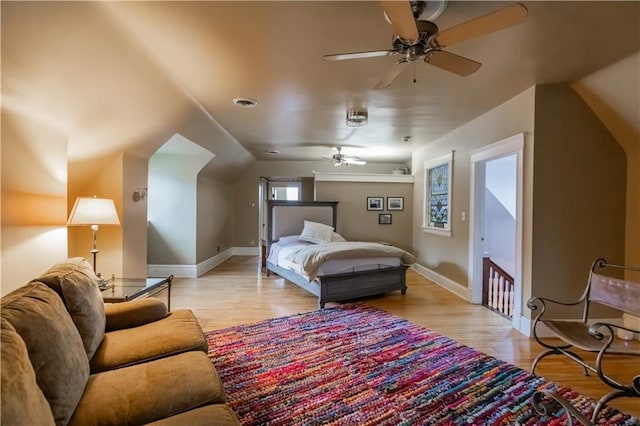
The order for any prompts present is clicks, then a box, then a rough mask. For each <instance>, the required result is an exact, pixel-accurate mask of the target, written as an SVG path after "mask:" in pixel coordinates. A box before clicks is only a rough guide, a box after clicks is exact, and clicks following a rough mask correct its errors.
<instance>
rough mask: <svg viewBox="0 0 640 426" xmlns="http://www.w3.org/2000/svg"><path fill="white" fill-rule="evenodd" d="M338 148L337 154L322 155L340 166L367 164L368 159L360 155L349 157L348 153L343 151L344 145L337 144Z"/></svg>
mask: <svg viewBox="0 0 640 426" xmlns="http://www.w3.org/2000/svg"><path fill="white" fill-rule="evenodd" d="M336 149H337V150H338V153H337V154H333V155H332V156H331V157H322V158H326V159H328V160H331V161H333V165H334V166H336V167H338V166H342V165H344V166H348V165H349V164H353V165H356V166H364V165H365V164H367V162H366V161H364V160H361V159H360V158H358V157H347V156H346V155H344V154H343V153H342V147H339V146H337V147H336Z"/></svg>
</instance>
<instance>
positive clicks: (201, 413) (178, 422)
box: [147, 404, 241, 426]
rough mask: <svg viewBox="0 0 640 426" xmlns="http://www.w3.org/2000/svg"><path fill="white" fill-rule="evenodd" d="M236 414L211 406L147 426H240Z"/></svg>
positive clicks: (224, 407)
mask: <svg viewBox="0 0 640 426" xmlns="http://www.w3.org/2000/svg"><path fill="white" fill-rule="evenodd" d="M240 424H241V423H240V420H239V419H238V416H237V415H236V413H234V412H233V410H232V409H231V408H229V406H228V405H225V404H213V405H206V406H204V407H200V408H196V409H195V410H189V411H187V412H186V413H180V414H176V415H175V416H171V417H167V418H166V419H162V420H158V421H157V422H153V423H148V424H147V426H184V425H189V426H209V425H216V426H240Z"/></svg>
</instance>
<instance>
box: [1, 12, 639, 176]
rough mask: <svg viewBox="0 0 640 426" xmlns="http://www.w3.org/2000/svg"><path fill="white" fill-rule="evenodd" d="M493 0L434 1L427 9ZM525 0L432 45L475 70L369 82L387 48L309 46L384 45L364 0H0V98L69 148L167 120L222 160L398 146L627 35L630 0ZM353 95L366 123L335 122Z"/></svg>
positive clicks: (452, 124) (442, 19)
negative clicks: (501, 23) (512, 19)
mask: <svg viewBox="0 0 640 426" xmlns="http://www.w3.org/2000/svg"><path fill="white" fill-rule="evenodd" d="M428 4H429V3H428ZM508 4H511V3H506V2H481V1H470V2H467V1H449V2H448V4H447V6H446V10H445V11H444V13H442V14H441V15H440V16H439V17H437V18H435V22H436V24H437V25H438V26H439V27H440V29H441V30H442V29H447V28H449V27H452V26H454V25H456V24H458V23H461V22H464V21H467V20H470V19H472V18H475V17H477V16H480V15H483V14H485V13H488V12H491V11H494V10H497V9H499V8H502V7H505V6H506V5H508ZM524 4H525V6H526V8H527V9H528V18H527V20H526V22H525V23H523V24H521V25H517V26H514V27H510V28H507V29H504V30H501V31H498V32H495V33H492V34H489V35H485V36H482V37H478V38H475V39H472V40H468V41H465V42H462V43H459V44H456V45H455V46H451V47H450V48H448V49H447V50H449V51H450V52H452V53H456V54H458V55H463V56H466V57H469V58H472V59H474V60H476V61H479V62H481V63H482V64H483V66H482V67H481V68H480V70H479V71H477V72H476V73H474V74H472V75H470V76H468V77H461V76H458V75H456V74H453V73H450V72H447V71H444V70H442V69H440V68H437V67H435V66H431V65H428V64H425V63H423V62H418V63H416V64H415V66H414V65H413V64H412V65H410V66H409V67H408V69H406V70H405V71H404V72H403V73H402V74H400V76H399V77H398V78H397V79H396V81H395V82H394V83H393V84H391V85H390V86H389V87H387V88H385V89H378V90H376V89H374V86H375V85H376V83H377V82H378V81H379V80H380V78H381V77H382V76H383V75H384V73H385V72H387V71H388V70H389V68H391V67H392V65H393V64H394V62H395V61H396V60H397V58H392V57H377V58H368V59H357V60H350V61H340V62H328V61H324V60H323V59H322V56H323V55H326V54H331V53H342V52H353V51H366V50H379V49H390V48H391V41H392V36H393V28H392V27H391V25H390V24H389V23H388V22H387V21H386V20H385V17H384V15H383V8H382V6H381V4H380V3H379V2H377V1H339V2H331V1H299V2H298V1H279V2H274V1H257V2H247V1H238V2H223V1H212V2H208V1H198V2H154V1H149V2H2V5H1V7H2V106H3V108H7V109H9V110H11V111H14V112H18V113H20V114H24V115H27V116H29V117H31V118H32V119H34V120H37V121H38V122H41V123H44V124H46V125H48V126H51V127H53V128H55V129H57V130H58V131H60V132H63V133H64V134H67V135H69V155H70V158H71V160H89V159H92V158H97V157H101V156H105V155H109V154H113V153H115V152H120V151H126V152H131V153H134V154H140V155H146V156H149V155H151V154H152V153H153V152H154V151H155V150H156V149H158V148H159V146H161V145H162V143H163V142H164V141H166V140H167V139H168V138H169V137H171V135H173V134H175V133H180V134H183V135H185V136H186V137H188V138H189V139H191V140H193V141H194V142H196V143H199V144H201V145H203V146H204V147H206V148H208V149H210V150H211V151H212V152H214V153H215V154H216V161H218V162H219V164H223V163H225V164H227V168H228V169H232V168H233V167H234V166H235V165H237V164H241V163H243V162H246V161H247V160H250V159H252V158H255V159H265V160H270V159H276V160H317V159H319V158H320V157H321V156H325V155H330V154H332V153H333V152H332V147H335V146H345V147H347V148H346V152H347V153H348V154H353V155H357V156H360V157H362V158H364V159H366V160H368V161H373V162H375V161H380V162H382V161H384V162H404V161H408V160H409V158H410V155H411V151H412V149H415V148H416V147H417V146H421V145H423V144H426V143H429V142H430V141H433V140H435V139H437V138H438V137H440V136H442V135H444V134H446V133H448V132H450V131H452V130H453V129H455V128H457V127H459V126H460V125H462V124H464V123H465V122H467V121H469V120H471V119H473V118H475V117H477V116H479V115H481V114H483V113H484V112H486V111H488V110H490V109H491V108H493V107H495V106H497V105H499V104H501V103H502V102H504V101H506V100H507V99H509V98H511V97H513V96H515V95H516V94H518V93H520V92H522V91H523V90H525V89H527V88H529V87H531V86H532V85H534V84H543V83H560V82H567V83H571V82H575V81H577V80H579V79H581V78H583V77H585V76H587V75H589V74H591V73H593V72H595V71H597V70H599V69H602V68H604V67H606V66H607V65H609V64H612V63H614V62H616V61H619V60H621V59H623V58H625V57H628V56H629V55H631V54H633V53H634V52H637V51H638V50H640V36H639V33H638V26H639V24H640V3H639V2H635V1H631V2H591V1H589V2H577V1H568V2H564V1H553V2H542V1H533V2H524ZM414 80H415V81H414ZM236 97H247V98H252V99H255V100H257V101H258V103H259V104H258V106H257V107H255V108H240V107H238V106H237V105H235V104H234V103H233V101H232V100H233V99H234V98H236ZM354 107H355V108H358V109H363V110H366V111H368V114H369V124H368V125H367V126H364V127H361V128H355V129H354V128H350V127H347V126H346V125H345V114H346V111H347V109H349V108H354ZM404 136H410V138H411V139H410V141H408V142H405V141H403V140H402V138H403V137H404ZM272 150H277V151H279V154H277V155H274V154H269V153H267V152H266V151H272ZM220 167H224V166H222V165H221V166H220Z"/></svg>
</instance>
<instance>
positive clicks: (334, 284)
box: [266, 200, 415, 309]
mask: <svg viewBox="0 0 640 426" xmlns="http://www.w3.org/2000/svg"><path fill="white" fill-rule="evenodd" d="M337 205H338V202H337V201H276V200H269V201H267V235H266V243H267V247H266V253H268V257H267V260H266V267H267V275H269V274H270V273H271V272H274V273H276V274H278V275H279V276H281V277H283V278H285V279H286V280H288V281H290V282H292V283H294V284H296V285H298V286H299V287H302V288H303V289H305V290H307V291H308V292H310V293H311V294H313V295H315V296H317V297H318V306H319V308H320V309H322V308H324V306H325V303H327V302H339V301H345V300H351V299H356V298H361V297H366V296H372V295H376V294H383V293H388V292H391V291H398V290H399V291H400V292H401V293H402V294H406V292H407V285H406V271H407V269H408V268H409V265H410V264H412V263H414V262H415V257H413V255H411V254H410V253H408V252H406V251H404V250H402V249H399V248H397V247H393V246H390V245H387V244H382V243H366V242H345V241H344V239H341V236H340V235H339V234H336V233H335V232H332V236H331V241H327V242H325V241H321V242H314V240H313V238H312V239H311V242H309V241H304V240H300V237H301V236H302V235H303V234H305V233H306V231H308V229H309V228H311V225H313V226H314V227H319V228H322V226H327V227H330V228H331V230H332V231H333V230H334V229H335V227H336V219H337V214H336V212H337ZM307 236H308V235H307ZM334 238H335V239H336V240H334ZM340 240H342V241H340ZM308 266H310V269H305V268H306V267H308Z"/></svg>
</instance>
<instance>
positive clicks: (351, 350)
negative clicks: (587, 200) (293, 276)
mask: <svg viewBox="0 0 640 426" xmlns="http://www.w3.org/2000/svg"><path fill="white" fill-rule="evenodd" d="M206 336H207V339H208V342H209V356H210V357H211V359H212V361H213V363H214V365H215V366H216V368H217V369H218V372H219V373H220V375H221V378H222V381H223V383H224V384H225V389H226V391H227V396H228V403H229V405H230V406H231V408H233V409H234V410H235V412H236V413H237V414H238V416H239V417H240V420H241V421H242V423H243V424H244V425H328V424H330V425H562V424H566V417H565V416H564V415H563V410H561V408H560V407H559V406H558V410H557V412H555V413H552V414H551V415H549V417H546V416H542V415H540V414H538V413H537V412H536V411H535V410H534V409H533V406H532V404H531V396H532V395H533V393H534V392H536V391H537V390H555V391H557V392H559V393H560V394H561V395H562V396H563V397H564V398H566V399H568V400H569V401H571V402H572V404H573V405H574V406H576V407H577V408H578V409H579V410H580V411H582V412H583V413H585V414H586V415H587V416H590V415H591V412H592V410H593V407H594V402H593V401H592V400H590V399H589V398H587V397H585V396H582V395H579V394H577V393H575V392H573V391H571V390H570V389H567V388H564V387H560V386H557V385H555V384H553V383H551V382H548V381H546V380H544V379H542V378H540V377H536V376H533V375H531V374H530V373H528V372H527V371H524V370H522V369H521V368H518V367H515V366H513V365H510V364H508V363H506V362H503V361H500V360H498V359H496V358H493V357H491V356H488V355H486V354H484V353H482V352H478V351H476V350H474V349H471V348H469V347H467V346H464V345H462V344H460V343H458V342H456V341H454V340H451V339H449V338H447V337H445V336H442V335H439V334H437V333H434V332H432V331H429V330H427V329H425V328H422V327H419V326H417V325H414V324H412V323H410V322H408V321H406V320H404V319H402V318H399V317H397V316H395V315H392V314H390V313H388V312H385V311H383V310H380V309H377V308H373V307H370V306H367V305H364V304H350V305H342V306H337V307H333V308H329V309H324V310H319V311H314V312H310V313H305V314H299V315H293V316H289V317H283V318H275V319H270V320H267V321H263V322H259V323H255V324H250V325H243V326H238V327H232V328H227V329H223V330H216V331H211V332H207V333H206ZM599 421H600V422H601V423H600V424H606V425H637V424H639V423H638V419H636V418H634V417H631V416H629V415H626V414H623V413H620V412H618V411H616V410H614V409H605V410H604V411H603V412H602V413H601V415H600V419H599Z"/></svg>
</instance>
